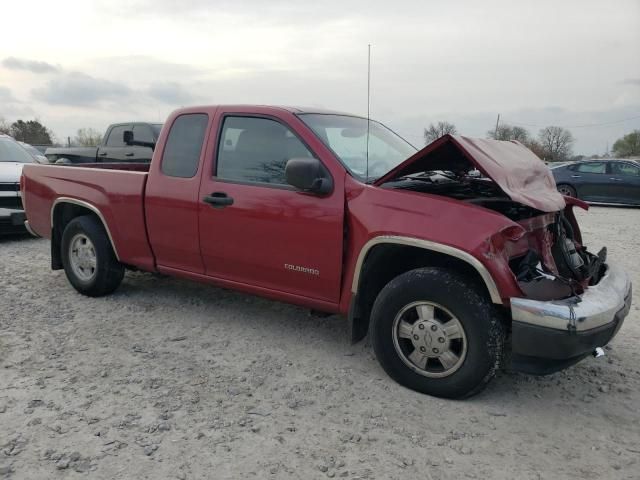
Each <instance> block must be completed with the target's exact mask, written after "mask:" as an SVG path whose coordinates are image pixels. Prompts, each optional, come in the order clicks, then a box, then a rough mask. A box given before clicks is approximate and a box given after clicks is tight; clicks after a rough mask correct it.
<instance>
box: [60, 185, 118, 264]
mask: <svg viewBox="0 0 640 480" xmlns="http://www.w3.org/2000/svg"><path fill="white" fill-rule="evenodd" d="M65 203H69V204H72V205H77V206H79V207H84V208H86V209H87V210H90V211H92V212H93V213H95V214H96V215H97V216H98V218H99V219H100V221H101V222H102V226H103V227H104V229H105V230H106V232H107V236H108V237H109V242H111V248H113V253H114V254H115V256H116V259H117V260H118V261H120V255H118V249H117V248H116V244H115V242H114V241H113V236H112V235H111V230H109V224H108V223H107V221H106V220H105V218H104V215H102V212H101V211H100V209H99V208H98V207H96V206H95V205H93V204H91V203H89V202H86V201H84V200H78V199H77V198H71V197H58V198H56V199H55V200H54V202H53V205H51V229H53V227H54V216H55V212H56V207H57V206H58V205H62V204H65Z"/></svg>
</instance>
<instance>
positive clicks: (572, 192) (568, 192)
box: [556, 183, 578, 198]
mask: <svg viewBox="0 0 640 480" xmlns="http://www.w3.org/2000/svg"><path fill="white" fill-rule="evenodd" d="M556 188H557V189H558V191H559V192H560V193H561V194H562V195H564V196H566V197H573V198H578V192H576V189H575V188H573V187H572V186H571V185H568V184H566V183H560V184H558V185H556Z"/></svg>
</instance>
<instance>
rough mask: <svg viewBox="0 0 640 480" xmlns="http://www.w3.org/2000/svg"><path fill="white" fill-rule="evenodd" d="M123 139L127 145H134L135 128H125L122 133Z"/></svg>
mask: <svg viewBox="0 0 640 480" xmlns="http://www.w3.org/2000/svg"><path fill="white" fill-rule="evenodd" d="M122 141H123V142H124V144H125V145H132V144H133V130H125V131H124V132H123V133H122Z"/></svg>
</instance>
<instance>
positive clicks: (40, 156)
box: [18, 142, 49, 163]
mask: <svg viewBox="0 0 640 480" xmlns="http://www.w3.org/2000/svg"><path fill="white" fill-rule="evenodd" d="M18 143H19V144H20V145H21V146H22V148H24V149H25V150H26V151H27V152H29V153H30V154H31V156H32V157H33V158H34V159H35V161H36V162H37V163H49V160H47V157H45V156H44V153H42V152H41V151H40V150H38V149H37V148H36V147H34V146H33V145H29V144H28V143H24V142H18Z"/></svg>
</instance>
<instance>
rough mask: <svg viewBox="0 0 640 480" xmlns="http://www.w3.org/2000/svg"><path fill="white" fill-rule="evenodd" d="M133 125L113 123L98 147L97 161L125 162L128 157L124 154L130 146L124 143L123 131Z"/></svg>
mask: <svg viewBox="0 0 640 480" xmlns="http://www.w3.org/2000/svg"><path fill="white" fill-rule="evenodd" d="M132 128H133V126H132V125H131V124H130V123H129V124H124V123H123V124H118V125H113V126H112V127H111V128H110V129H109V131H108V132H107V136H106V137H105V139H104V140H103V142H102V145H101V146H100V147H99V148H98V161H99V162H125V161H129V160H130V158H129V157H127V156H126V154H127V152H129V151H130V147H128V146H127V145H125V143H124V137H123V135H124V132H125V131H126V130H131V129H132Z"/></svg>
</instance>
